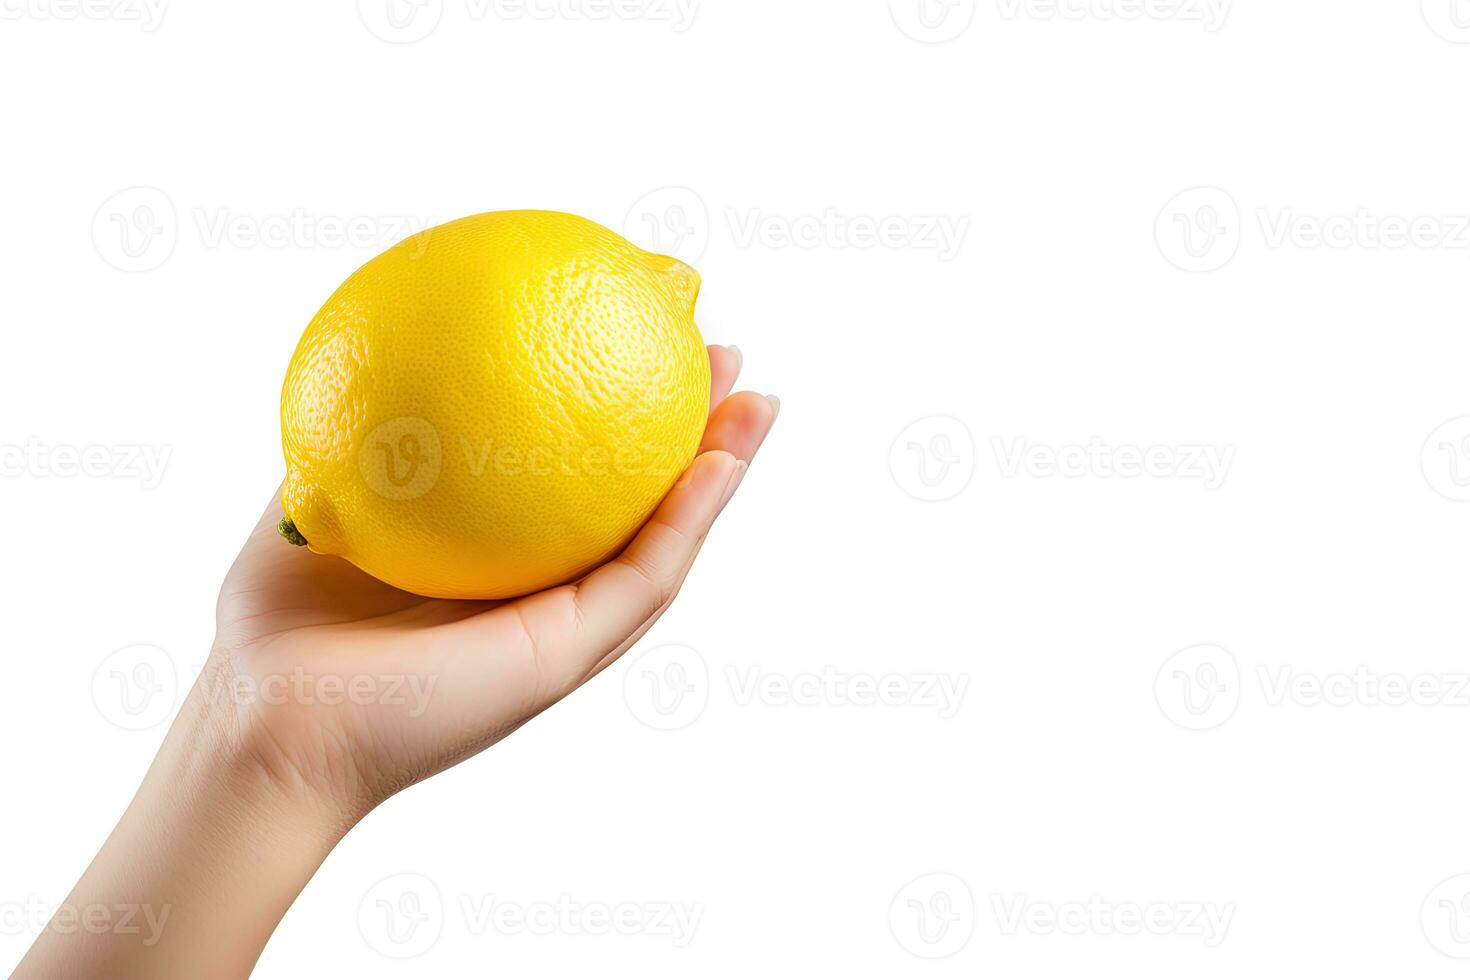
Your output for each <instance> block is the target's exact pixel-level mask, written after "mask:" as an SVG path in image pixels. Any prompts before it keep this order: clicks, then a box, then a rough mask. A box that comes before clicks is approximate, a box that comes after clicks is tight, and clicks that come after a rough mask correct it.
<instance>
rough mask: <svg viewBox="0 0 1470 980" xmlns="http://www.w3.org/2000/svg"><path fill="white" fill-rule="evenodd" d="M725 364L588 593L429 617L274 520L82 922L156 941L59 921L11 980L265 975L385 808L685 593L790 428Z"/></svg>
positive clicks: (631, 636)
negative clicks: (697, 436) (689, 435)
mask: <svg viewBox="0 0 1470 980" xmlns="http://www.w3.org/2000/svg"><path fill="white" fill-rule="evenodd" d="M710 363H711V369H712V371H711V373H712V383H711V405H710V417H709V421H708V423H707V426H706V429H705V436H704V442H703V445H702V446H701V448H700V454H699V456H698V457H697V458H696V459H695V461H694V463H693V464H692V465H691V466H690V468H689V470H688V471H687V472H686V473H685V475H684V476H683V478H681V479H680V481H679V483H678V484H677V485H676V486H675V487H674V489H673V490H672V491H671V492H670V493H669V495H668V496H667V497H666V498H665V499H664V501H663V503H662V504H661V505H660V506H659V508H658V511H657V512H656V513H655V514H654V516H653V518H652V519H651V520H650V521H649V522H648V524H647V525H645V526H644V528H643V529H642V530H641V531H640V532H639V534H638V536H637V538H636V539H635V540H634V541H633V542H632V543H631V544H630V545H629V546H628V548H627V549H626V550H625V551H624V552H623V553H622V554H621V555H619V556H618V557H617V558H615V559H614V560H612V561H610V562H608V563H607V564H606V565H603V566H602V567H600V568H598V569H596V570H595V571H593V572H592V573H591V574H589V575H587V576H585V577H584V578H582V579H581V580H579V581H578V582H576V583H573V584H570V585H563V586H559V587H557V588H553V589H548V590H546V591H544V592H541V593H537V594H535V595H531V596H526V597H524V598H521V599H515V600H509V601H503V602H453V601H448V600H439V599H425V598H422V597H420V596H415V595H411V594H409V593H406V592H401V591H399V590H397V589H394V588H392V587H390V586H387V585H384V584H383V583H381V582H379V581H377V580H376V579H373V578H371V577H369V576H367V575H365V574H364V573H362V572H360V571H358V570H357V569H356V568H354V567H353V566H352V565H350V564H348V563H347V562H345V561H341V560H339V559H335V558H327V557H323V556H319V555H313V554H311V553H309V552H308V551H307V550H306V549H304V548H294V547H291V546H290V545H288V544H287V543H286V542H284V541H282V540H281V538H280V537H279V536H278V535H277V532H276V525H277V523H278V522H279V521H280V520H281V517H282V514H281V508H280V504H279V502H272V504H271V505H270V507H268V508H267V510H266V512H265V514H264V516H262V517H261V519H260V522H259V524H258V525H257V526H256V528H255V530H254V531H253V532H252V533H251V535H250V537H249V539H248V540H247V541H246V542H245V547H244V549H243V550H242V551H241V553H240V557H239V558H238V559H237V560H236V562H235V565H234V567H233V568H232V569H231V570H230V573H229V575H228V577H227V578H226V580H225V583H224V586H223V588H222V589H221V591H220V597H219V606H218V611H217V616H216V638H215V643H214V646H213V649H212V651H211V653H210V657H209V660H208V662H207V664H206V667H205V670H204V671H203V673H202V674H201V676H200V678H199V681H198V683H196V684H195V686H194V688H193V689H192V690H191V691H190V693H189V696H188V698H187V699H186V701H185V703H184V706H183V707H182V709H181V710H180V712H179V716H178V718H177V719H176V720H175V721H174V724H173V725H172V727H171V728H170V729H169V732H168V735H167V736H166V737H165V739H164V743H163V746H162V748H161V749H160V751H159V754H158V757H157V758H156V759H155V760H154V762H153V765H152V766H151V767H150V769H149V771H148V774H147V776H146V777H145V778H144V780H143V784H142V786H141V787H140V788H139V790H138V794H137V796H136V797H135V798H134V799H133V802H132V804H131V805H130V806H129V807H128V809H127V811H126V812H125V813H124V814H123V816H122V819H121V820H120V821H119V823H118V825H117V827H116V829H115V830H114V831H113V833H112V835H111V836H110V837H109V838H108V840H107V842H106V843H105V844H104V845H103V847H102V850H101V851H100V852H99V853H98V855H97V856H96V858H95V859H94V860H93V862H92V864H91V866H90V867H88V869H87V871H86V872H85V874H84V875H83V876H82V878H81V880H80V881H79V882H78V883H77V885H76V887H75V888H74V889H73V891H72V893H71V895H70V896H69V897H68V899H67V902H66V904H65V905H64V906H63V908H65V909H71V910H79V914H80V915H82V916H85V914H86V912H87V910H89V909H91V910H96V909H103V908H105V909H115V908H116V907H118V906H129V907H141V908H142V909H143V910H144V912H143V913H140V914H139V915H138V917H137V920H136V924H138V925H140V926H141V927H140V928H139V929H137V931H132V930H131V929H129V930H123V929H102V928H97V929H88V928H84V927H81V926H80V924H79V922H81V921H85V918H82V919H81V920H78V919H77V918H76V915H75V914H73V913H68V915H67V916H63V915H61V914H58V915H57V916H56V917H55V918H53V920H52V922H51V923H50V924H49V925H48V926H47V928H46V930H45V931H44V932H43V933H42V934H41V936H40V938H39V939H37V941H36V943H35V945H34V946H32V948H31V950H30V952H29V953H28V954H27V955H26V957H25V959H24V960H23V961H22V962H21V964H20V966H19V968H18V969H17V971H16V973H15V974H14V976H15V977H17V978H27V980H28V978H46V980H52V978H56V977H68V978H82V977H98V978H102V977H106V978H110V980H124V978H133V977H138V978H145V977H146V978H154V980H161V978H171V977H189V978H201V977H207V978H233V977H245V976H248V975H249V973H250V971H251V970H252V969H253V967H254V966H255V963H256V960H257V959H258V958H259V956H260V953H261V950H262V949H263V948H264V947H265V944H266V941H267V940H268V939H269V938H270V936H271V933H272V932H273V931H274V929H275V927H276V925H277V923H279V922H280V920H281V918H282V917H283V916H284V915H285V914H286V910H287V909H288V908H289V907H290V905H291V903H292V902H293V901H294V900H295V898H296V896H297V895H298V894H299V893H300V891H301V889H302V888H303V887H305V885H306V883H307V881H309V880H310V878H311V876H312V875H313V874H314V873H315V872H316V870H317V868H318V867H319V866H320V865H321V863H322V861H323V860H324V859H325V858H326V856H327V854H328V853H329V852H330V851H331V849H332V848H333V847H334V846H335V845H336V843H337V842H338V841H339V840H341V839H342V837H343V836H344V835H345V834H346V833H347V832H348V831H349V830H351V829H352V827H353V826H354V825H356V823H357V822H358V821H359V820H361V819H362V818H363V817H364V816H366V815H367V814H368V813H369V812H370V811H371V810H372V809H373V808H374V807H376V806H377V805H378V804H379V803H381V802H383V801H384V800H386V799H387V798H388V797H390V796H392V795H393V794H394V793H396V792H398V791H399V790H401V789H404V788H405V787H407V786H410V785H412V784H413V783H416V782H419V781H420V780H423V779H426V778H428V777H429V776H431V775H433V774H435V773H437V772H440V771H442V770H444V769H446V768H448V767H450V766H452V765H454V764H455V763H457V762H460V761H462V760H464V759H466V758H468V757H470V756H472V755H474V754H476V753H478V752H481V751H483V750H484V749H486V748H488V747H489V746H491V745H494V744H495V743H496V742H498V741H500V740H501V739H502V738H504V737H505V736H507V735H509V734H510V733H511V732H513V731H515V730H516V729H518V728H519V727H520V726H522V725H524V724H525V723H526V722H527V721H529V720H530V719H531V718H533V717H535V716H536V715H537V714H539V713H540V712H542V711H544V710H545V709H546V708H548V707H550V706H551V705H552V704H555V703H556V702H557V701H559V700H561V699H562V698H563V697H565V696H566V695H567V694H569V693H571V692H572V691H574V690H576V689H577V688H578V687H580V686H581V685H582V684H584V683H585V682H586V681H587V680H589V679H590V678H591V677H593V676H595V675H596V674H597V673H598V672H599V671H601V670H602V669H603V668H605V667H607V666H608V665H609V664H611V663H612V662H613V661H615V660H616V659H617V658H618V657H620V656H622V654H623V653H624V652H625V651H627V650H628V648H629V647H631V646H632V645H633V644H634V643H635V642H637V640H638V639H639V638H640V637H641V636H642V635H643V634H644V633H645V632H647V630H648V628H649V627H650V626H652V625H653V623H654V622H655V621H657V619H658V618H659V616H660V615H662V614H663V611H664V610H665V609H667V608H668V606H669V604H670V603H671V602H672V601H673V599H674V597H675V596H676V595H677V594H678V591H679V587H680V586H681V585H682V584H683V581H684V577H685V576H686V575H687V574H688V572H689V568H690V566H691V565H692V564H693V561H694V558H695V556H696V555H697V554H698V552H699V548H700V545H701V544H702V543H703V541H704V538H705V535H706V534H708V532H709V530H710V527H711V525H712V524H713V523H714V521H715V518H716V517H718V516H719V513H720V512H721V511H722V510H723V509H724V507H725V505H726V504H727V503H728V502H729V499H730V496H731V495H732V494H733V493H734V492H735V489H736V487H737V486H738V485H739V483H740V480H741V478H742V477H743V476H744V474H745V471H746V467H747V466H748V464H749V463H750V461H751V459H752V458H753V457H754V456H755V453H756V451H757V450H758V449H759V448H760V445H761V442H762V441H763V440H764V439H765V437H766V434H767V432H769V431H770V427H771V425H772V423H773V422H774V421H775V417H776V410H777V405H778V403H777V402H776V401H775V400H774V399H768V398H766V397H763V396H761V395H757V394H754V393H752V392H741V393H739V394H735V395H729V394H728V393H729V391H730V390H731V388H732V387H733V386H734V383H735V377H736V375H737V374H738V372H739V369H740V356H739V353H738V351H736V350H734V349H733V348H727V347H711V348H710ZM727 396H728V397H727ZM150 917H151V922H152V923H153V925H152V926H150V925H146V924H144V923H147V922H149V921H150ZM155 926H156V927H155Z"/></svg>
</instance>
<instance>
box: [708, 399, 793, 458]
mask: <svg viewBox="0 0 1470 980" xmlns="http://www.w3.org/2000/svg"><path fill="white" fill-rule="evenodd" d="M780 404H781V403H780V401H779V400H777V399H776V398H775V397H774V396H767V395H757V394H756V393H755V392H753V391H742V392H740V393H739V394H736V395H731V396H730V397H729V398H726V399H725V400H724V401H722V402H720V406H719V407H718V408H716V409H715V410H714V412H712V413H711V414H710V418H709V422H708V423H706V425H705V427H704V442H703V443H702V444H701V445H700V447H699V451H700V452H702V453H704V452H712V451H714V450H717V449H719V450H724V451H725V452H727V453H729V454H730V455H732V456H734V457H735V458H736V459H743V460H745V461H746V462H747V463H748V462H750V461H751V460H752V459H754V458H755V453H756V450H757V449H759V448H760V446H761V443H762V442H764V441H765V438H766V433H767V432H769V431H771V425H772V424H773V423H774V422H775V421H776V413H777V412H778V411H779V410H780Z"/></svg>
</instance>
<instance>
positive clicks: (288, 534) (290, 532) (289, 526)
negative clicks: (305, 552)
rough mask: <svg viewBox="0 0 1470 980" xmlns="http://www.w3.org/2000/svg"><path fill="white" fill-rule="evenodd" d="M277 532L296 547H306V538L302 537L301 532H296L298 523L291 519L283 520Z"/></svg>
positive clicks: (277, 527)
mask: <svg viewBox="0 0 1470 980" xmlns="http://www.w3.org/2000/svg"><path fill="white" fill-rule="evenodd" d="M276 530H277V531H280V532H281V537H283V538H285V539H286V540H287V541H289V542H291V543H292V544H294V545H295V546H296V547H298V548H301V547H305V545H306V538H304V537H302V535H301V532H300V531H298V530H296V522H295V521H293V520H291V518H289V517H286V518H282V519H281V523H279V524H277V525H276Z"/></svg>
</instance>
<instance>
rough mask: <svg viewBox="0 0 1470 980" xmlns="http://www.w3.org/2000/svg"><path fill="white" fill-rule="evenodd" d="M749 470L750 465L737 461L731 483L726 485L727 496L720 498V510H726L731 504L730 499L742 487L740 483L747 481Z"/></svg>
mask: <svg viewBox="0 0 1470 980" xmlns="http://www.w3.org/2000/svg"><path fill="white" fill-rule="evenodd" d="M749 468H750V464H749V463H747V462H746V461H745V460H743V459H737V460H736V461H735V472H734V473H731V474H730V482H729V483H728V484H726V486H725V494H724V496H722V497H721V498H720V506H719V510H724V509H725V505H726V504H728V503H729V502H730V498H731V497H733V496H735V490H736V489H737V488H738V487H739V486H740V481H741V480H743V479H745V471H746V470H747V469H749ZM716 513H718V511H716Z"/></svg>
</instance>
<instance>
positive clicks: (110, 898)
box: [15, 688, 346, 980]
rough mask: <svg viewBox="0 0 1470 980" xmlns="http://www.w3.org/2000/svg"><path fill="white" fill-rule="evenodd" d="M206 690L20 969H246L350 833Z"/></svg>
mask: <svg viewBox="0 0 1470 980" xmlns="http://www.w3.org/2000/svg"><path fill="white" fill-rule="evenodd" d="M219 714H220V708H219V706H217V705H215V706H211V705H209V704H208V703H207V699H206V698H204V697H203V696H202V693H201V690H200V689H199V688H196V689H195V691H194V692H192V693H191V695H190V697H189V699H188V701H187V702H186V704H185V706H184V708H183V710H182V711H181V713H180V716H179V718H178V720H177V721H176V722H175V724H174V725H173V727H172V728H171V729H170V731H169V734H168V736H167V738H166V739H165V741H164V745H163V748H162V749H161V750H160V752H159V755H158V757H157V758H156V759H155V760H154V763H153V765H152V766H151V767H150V769H149V771H148V774H147V776H146V777H145V778H144V781H143V784H142V786H141V787H140V788H139V790H138V793H137V795H136V796H135V797H134V799H133V801H132V803H131V805H130V806H129V807H128V809H127V811H126V812H125V813H124V814H123V817H122V819H121V820H120V821H119V822H118V825H117V827H116V828H115V829H114V830H113V832H112V834H111V836H109V837H108V839H107V842H106V843H105V844H104V845H103V847H102V849H101V851H100V852H99V853H98V854H97V856H96V858H95V859H94V860H93V861H92V864H91V866H90V867H88V868H87V871H86V873H85V874H84V875H83V876H82V878H81V880H80V881H79V882H78V883H77V885H76V887H75V888H74V889H73V891H72V893H71V895H70V896H69V897H68V899H67V901H66V904H65V905H64V906H63V907H62V909H61V911H60V912H58V913H57V915H56V916H54V917H53V919H52V920H51V922H50V923H49V924H48V926H47V927H46V929H45V930H44V931H43V932H42V934H41V936H40V938H39V939H38V940H37V941H36V943H35V945H34V946H33V947H32V948H31V950H30V952H29V953H28V954H27V956H26V958H25V959H24V960H23V961H22V962H21V964H20V967H19V969H18V970H17V972H16V973H15V976H16V977H17V978H46V980H52V978H55V977H69V978H73V977H74V978H87V977H99V978H102V977H105V978H108V980H114V978H116V980H123V978H132V977H139V978H142V977H147V978H150V980H153V978H169V977H189V978H199V977H207V978H216V977H219V978H229V977H244V976H247V975H248V974H249V973H250V971H251V969H252V968H253V967H254V965H255V962H256V960H257V958H258V957H259V956H260V952H261V950H262V949H263V948H264V946H265V943H266V941H267V940H268V939H269V938H270V935H271V933H272V931H273V930H274V929H275V927H276V924H277V923H278V922H279V921H280V920H281V918H282V917H283V916H284V915H285V913H286V909H287V908H289V907H290V905H291V903H292V901H294V900H295V898H296V896H297V894H299V893H300V891H301V889H302V888H303V887H305V885H306V882H307V881H308V880H309V879H310V878H311V876H312V874H313V873H314V872H315V871H316V869H317V868H318V867H319V866H320V864H321V862H322V860H323V859H325V857H326V855H327V853H328V852H329V851H330V850H331V848H332V846H333V845H334V844H335V843H336V841H337V840H338V839H339V838H340V836H341V834H342V833H343V832H345V829H346V826H345V824H344V823H343V822H342V821H341V820H340V819H339V818H337V817H336V816H335V815H334V814H332V813H331V812H330V811H329V809H328V808H325V807H323V806H321V805H320V804H319V803H318V802H316V801H313V800H311V799H310V798H309V797H305V796H302V795H297V794H293V793H291V792H289V791H287V790H285V789H283V788H282V787H280V786H278V785H275V784H274V783H272V781H271V780H269V779H267V778H265V777H264V776H261V775H259V774H258V773H257V772H256V771H255V770H253V769H252V768H251V767H250V766H249V765H248V764H246V763H245V762H243V761H242V760H241V759H240V758H238V757H237V754H236V753H235V752H234V751H233V750H232V748H231V747H230V745H231V740H230V739H229V738H228V735H227V733H226V732H222V731H221V729H222V727H223V726H222V725H221V724H220V718H219Z"/></svg>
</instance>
